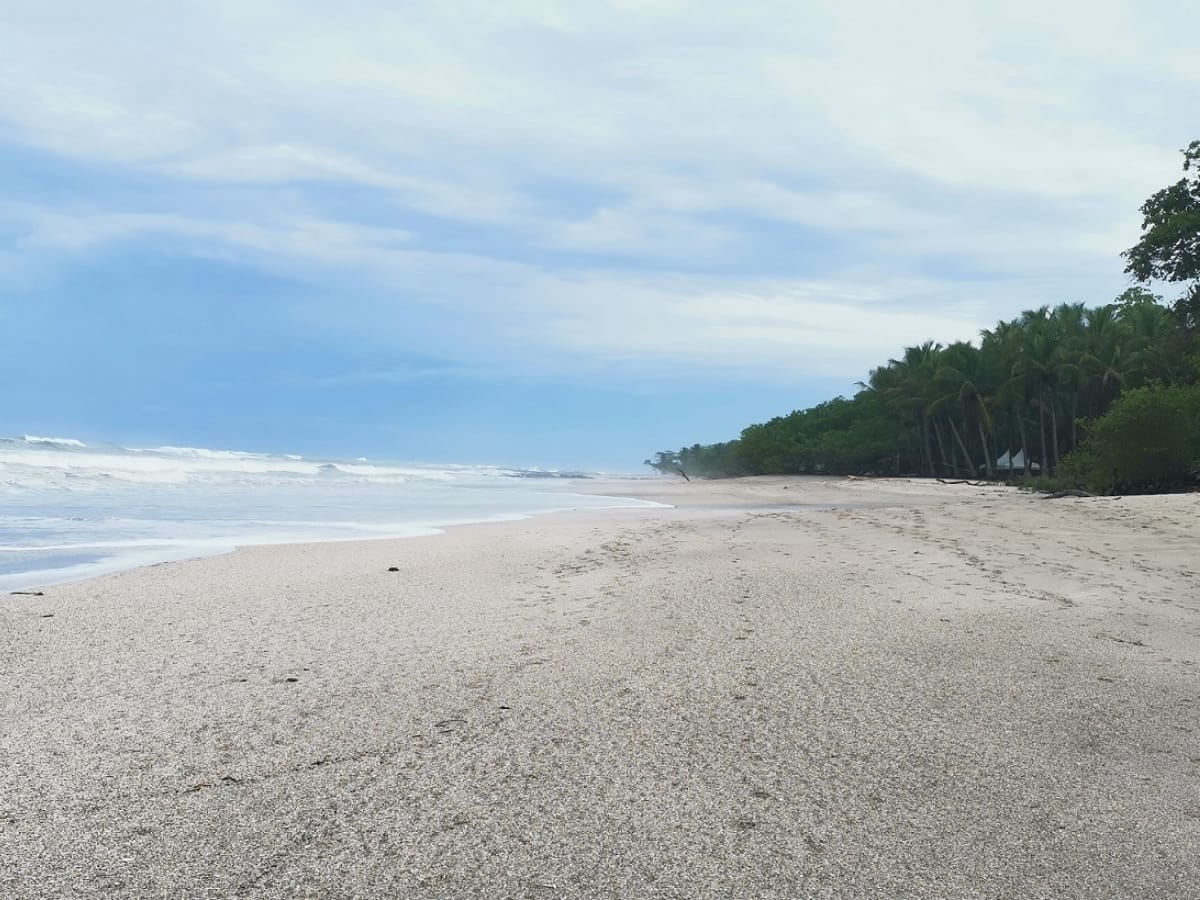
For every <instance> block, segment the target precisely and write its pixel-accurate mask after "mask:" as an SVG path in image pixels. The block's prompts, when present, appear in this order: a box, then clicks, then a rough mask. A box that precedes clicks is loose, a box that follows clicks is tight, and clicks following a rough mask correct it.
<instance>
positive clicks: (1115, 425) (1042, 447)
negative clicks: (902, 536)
mask: <svg viewBox="0 0 1200 900" xmlns="http://www.w3.org/2000/svg"><path fill="white" fill-rule="evenodd" d="M1183 152H1184V166H1183V168H1184V177H1183V178H1182V179H1181V180H1180V181H1179V182H1177V183H1176V184H1173V185H1171V186H1169V187H1167V188H1164V189H1163V190H1162V191H1159V192H1158V193H1156V194H1155V195H1154V196H1153V197H1151V198H1150V199H1149V200H1147V201H1146V203H1145V204H1144V205H1143V206H1142V209H1141V212H1142V215H1143V225H1142V235H1141V239H1140V240H1139V241H1138V243H1137V244H1136V245H1135V246H1134V247H1132V248H1131V249H1129V250H1127V251H1126V252H1125V253H1124V254H1123V255H1124V258H1125V261H1126V263H1127V266H1126V272H1127V273H1128V274H1130V275H1132V276H1133V277H1134V278H1135V279H1136V280H1138V281H1140V282H1143V283H1147V282H1152V281H1167V282H1175V283H1181V284H1182V285H1183V286H1184V288H1185V290H1184V293H1183V294H1182V295H1181V296H1180V297H1179V298H1178V299H1177V300H1176V301H1175V302H1174V303H1173V304H1167V303H1165V302H1164V301H1163V299H1162V297H1161V296H1159V295H1156V294H1154V293H1152V292H1151V291H1150V290H1148V289H1147V288H1145V287H1141V286H1139V287H1131V288H1130V289H1128V290H1126V291H1125V292H1124V293H1122V294H1121V295H1120V296H1118V297H1116V298H1114V300H1113V301H1112V302H1109V303H1105V304H1102V305H1099V306H1090V307H1089V306H1087V305H1085V304H1083V303H1062V304H1059V305H1058V306H1055V307H1049V306H1043V307H1040V308H1037V309H1030V310H1026V311H1025V312H1023V313H1021V315H1020V316H1018V317H1016V318H1014V319H1012V320H1010V321H1001V322H998V323H997V324H996V326H995V327H993V328H990V329H987V330H985V331H983V332H982V333H981V334H980V337H979V340H978V342H972V341H958V342H955V343H951V344H949V345H946V346H943V345H941V344H939V343H935V342H933V341H929V342H926V343H923V344H921V345H919V346H915V347H907V348H905V349H904V351H903V353H902V354H900V356H899V357H897V358H895V359H889V360H888V361H887V362H886V363H885V364H884V365H881V366H879V367H877V368H875V369H873V370H871V372H870V374H869V376H868V378H867V380H866V381H865V382H860V383H859V385H858V387H859V391H858V392H857V393H856V394H855V395H854V396H853V397H849V398H847V397H836V398H834V399H832V400H829V401H826V402H824V403H820V404H818V405H816V406H814V407H812V408H810V409H804V410H797V411H794V412H791V413H789V414H787V415H785V416H778V417H776V418H773V419H771V420H770V421H768V422H764V423H760V424H755V425H750V426H749V427H747V428H745V429H744V430H743V431H742V432H741V435H740V436H739V437H738V438H736V439H734V440H731V441H727V442H723V443H717V444H693V445H692V446H690V447H683V448H681V449H679V450H671V451H660V452H659V453H657V454H656V455H655V457H654V458H653V459H649V460H646V464H647V465H650V466H652V467H653V468H655V469H658V470H660V471H665V472H671V471H683V472H686V473H689V474H698V475H706V476H710V477H713V476H716V477H722V476H736V475H759V474H783V473H787V474H889V475H902V474H910V475H926V476H940V477H966V478H978V477H986V478H989V479H991V478H995V477H997V476H1010V475H1018V476H1021V477H1024V478H1035V477H1036V478H1041V479H1043V480H1044V481H1046V483H1053V484H1073V485H1077V486H1086V487H1089V488H1091V489H1109V490H1111V489H1117V488H1121V489H1155V488H1163V487H1167V486H1174V485H1176V484H1181V483H1186V482H1188V481H1189V480H1190V481H1194V480H1195V479H1196V478H1197V474H1198V472H1197V470H1200V141H1196V142H1193V143H1192V144H1191V145H1190V146H1189V147H1188V148H1187V149H1186V150H1184V151H1183Z"/></svg>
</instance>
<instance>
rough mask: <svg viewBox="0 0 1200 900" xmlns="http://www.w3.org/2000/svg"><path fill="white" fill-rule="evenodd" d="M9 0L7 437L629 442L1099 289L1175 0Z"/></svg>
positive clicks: (579, 461)
mask: <svg viewBox="0 0 1200 900" xmlns="http://www.w3.org/2000/svg"><path fill="white" fill-rule="evenodd" d="M14 6H18V5H16V4H7V5H6V7H5V8H4V9H0V167H2V170H3V172H4V184H5V190H4V191H3V194H2V195H0V328H2V329H3V331H2V332H0V333H3V335H4V338H5V340H4V346H5V351H4V353H3V354H0V377H3V379H4V383H5V384H6V385H7V386H8V389H7V390H6V391H5V393H4V395H3V402H2V403H0V433H5V434H21V433H52V434H55V435H63V436H72V437H82V438H84V439H85V440H86V439H93V440H112V441H117V442H130V443H133V442H136V443H139V444H145V443H148V442H159V443H170V444H192V445H196V446H221V447H237V448H242V449H251V450H275V451H281V452H300V453H310V454H325V455H341V456H362V455H365V456H381V457H391V458H400V459H412V460H424V461H447V462H494V463H501V464H512V465H546V466H554V465H561V466H582V467H598V468H607V469H634V468H636V467H637V466H638V464H639V463H640V461H641V459H642V458H643V457H645V456H649V455H651V454H652V452H653V451H655V450H657V449H664V448H670V447H677V446H679V445H680V444H683V443H692V442H694V441H711V440H718V439H723V438H727V437H733V436H736V434H737V432H738V431H739V430H740V429H741V428H742V427H743V426H744V425H746V424H749V423H751V422H754V421H761V420H763V419H765V418H769V417H770V416H772V415H776V414H782V413H786V412H788V411H789V410H791V409H794V408H798V407H804V406H808V405H811V404H812V403H815V402H818V401H820V400H822V399H825V398H827V397H830V396H833V395H835V394H838V393H851V392H853V390H854V388H853V383H854V382H855V381H858V380H860V379H862V378H864V377H865V376H866V375H867V372H868V370H869V369H870V368H871V367H872V366H873V365H876V364H879V363H881V362H883V361H885V360H886V359H887V358H888V357H889V356H896V355H898V354H899V353H900V352H901V350H902V348H903V347H904V346H905V345H906V344H911V343H916V342H920V341H923V340H927V339H933V340H939V341H943V342H948V341H952V340H956V339H960V338H969V337H972V336H974V335H975V334H976V333H977V332H978V330H979V329H980V328H982V327H987V326H990V325H991V324H993V323H994V322H995V321H996V320H998V319H1000V318H1010V317H1012V316H1015V315H1017V314H1018V313H1019V312H1020V311H1021V310H1022V309H1026V308H1030V307H1035V306H1039V305H1042V304H1047V303H1050V304H1052V303H1058V302H1062V301H1076V300H1082V301H1086V302H1089V303H1100V302H1105V301H1107V300H1108V299H1110V298H1111V297H1113V296H1115V295H1116V294H1117V293H1119V292H1120V291H1121V290H1122V289H1124V287H1126V286H1127V284H1128V282H1127V280H1126V278H1125V276H1123V275H1122V272H1121V268H1122V266H1121V261H1120V259H1119V256H1118V254H1119V253H1120V251H1121V250H1122V249H1123V248H1125V247H1127V246H1129V245H1130V244H1132V243H1133V242H1134V241H1135V240H1136V238H1137V234H1138V225H1139V221H1140V218H1139V216H1138V213H1137V209H1138V206H1139V205H1140V204H1141V203H1142V201H1143V200H1144V199H1145V198H1146V197H1147V196H1149V194H1150V193H1152V192H1153V191H1155V190H1157V189H1158V188H1159V187H1162V186H1163V185H1165V184H1166V183H1168V182H1170V181H1173V180H1175V179H1176V178H1178V177H1179V163H1180V157H1179V154H1178V149H1179V148H1180V147H1182V146H1184V145H1186V144H1187V142H1188V141H1190V140H1192V139H1195V138H1196V137H1200V134H1197V133H1195V131H1196V123H1195V118H1194V116H1193V115H1191V113H1192V112H1193V111H1194V110H1196V109H1200V66H1196V65H1195V56H1194V46H1193V37H1194V35H1195V33H1196V30H1197V26H1198V25H1200V13H1198V12H1197V11H1196V9H1195V7H1194V4H1192V3H1183V2H1179V3H1175V2H1155V3H1148V4H1146V3H1143V4H1133V3H1126V2H1087V3H1076V2H1059V3H1051V4H1047V3H1044V2H1040V3H1027V2H1014V3H1008V4H1003V5H1002V6H1003V8H999V5H997V4H994V3H982V2H980V3H975V2H969V0H966V2H959V3H955V4H953V5H949V4H944V3H932V2H916V3H906V4H895V3H884V2H878V3H867V2H860V3H846V2H832V0H831V2H813V3H804V4H798V3H794V2H779V3H775V2H767V0H764V2H759V3H754V4H743V5H737V4H729V3H727V2H707V0H690V2H687V3H683V2H672V0H636V2H634V0H627V2H626V0H610V2H599V0H591V2H587V3H583V2H568V0H559V2H536V0H528V2H516V0H514V2H510V3H491V2H458V3H445V2H436V3H415V2H414V3H387V4H385V3H369V2H349V3H345V4H339V5H338V6H337V9H336V12H334V11H333V9H334V8H333V7H331V6H329V5H328V4H324V3H316V2H292V3H286V4H285V3H282V2H256V0H240V2H220V0H215V2H214V0H209V2H205V3H190V2H177V3H171V4H152V3H145V2H110V3H104V4H97V3H66V2H53V0H50V2H44V3H39V4H23V5H22V6H24V7H25V8H24V9H21V8H19V7H18V8H13V7H14Z"/></svg>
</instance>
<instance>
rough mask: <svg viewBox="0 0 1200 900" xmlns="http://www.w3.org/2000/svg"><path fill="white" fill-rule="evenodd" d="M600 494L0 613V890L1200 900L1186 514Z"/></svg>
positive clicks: (1190, 543) (724, 492) (971, 494)
mask: <svg viewBox="0 0 1200 900" xmlns="http://www.w3.org/2000/svg"><path fill="white" fill-rule="evenodd" d="M589 489H590V490H593V491H595V492H598V493H610V494H615V495H621V496H640V497H643V498H646V499H654V500H659V501H660V502H664V503H669V504H673V506H674V508H670V509H667V508H660V509H637V510H630V509H626V510H610V511H600V512H587V513H563V514H556V515H550V516H544V517H540V518H535V519H530V520H524V521H519V522H509V523H502V524H490V525H475V526H464V527H460V528H455V529H452V530H450V531H448V532H447V533H446V534H443V535H438V536H435V537H425V538H412V539H408V540H401V541H371V542H362V543H338V544H313V545H297V546H287V547H258V548H248V549H243V550H240V551H238V552H237V553H234V554H230V555H227V556H220V557H212V558H207V559H199V560H192V561H188V562H181V563H169V564H163V565H159V566H153V567H150V568H145V569H140V570H136V571H130V572H125V573H121V574H117V575H111V576H105V577H102V578H98V579H94V580H91V581H87V582H80V583H75V584H70V585H61V586H56V587H48V588H45V589H44V594H43V595H42V596H24V595H22V596H9V595H5V596H3V597H0V896H2V897H5V898H13V900H23V898H50V897H53V898H85V897H107V898H113V897H129V898H159V897H162V898H168V897H169V898H276V897H278V898H285V897H286V898H292V897H319V898H426V897H429V898H460V897H463V898H465V897H479V898H545V900H550V898H556V897H561V898H593V897H595V898H601V897H603V898H707V897H713V898H718V897H719V898H803V897H814V898H817V897H830V898H833V897H881V898H883V897H887V898H908V897H912V898H1031V897H1055V898H1058V897H1073V898H1074V897H1077V898H1107V897H1112V898H1117V897H1122V898H1123V897H1139V898H1152V897H1164V898H1166V897H1169V898H1188V897H1200V495H1195V494H1192V495H1175V496H1156V497H1130V498H1122V499H1111V498H1092V499H1072V498H1068V499H1059V500H1044V499H1040V498H1038V497H1035V496H1032V495H1029V494H1024V493H1020V492H1018V491H1016V490H1014V489H1008V488H1001V487H972V486H970V485H939V484H935V483H927V482H909V481H904V480H896V481H890V480H883V481H849V480H835V479H785V478H762V479H741V480H737V481H723V482H698V481H697V482H692V483H690V484H689V483H683V482H681V481H662V482H657V481H639V482H617V483H611V484H605V483H599V484H596V485H594V486H592V487H591V488H589ZM393 567H394V568H395V569H396V570H397V571H389V568H393Z"/></svg>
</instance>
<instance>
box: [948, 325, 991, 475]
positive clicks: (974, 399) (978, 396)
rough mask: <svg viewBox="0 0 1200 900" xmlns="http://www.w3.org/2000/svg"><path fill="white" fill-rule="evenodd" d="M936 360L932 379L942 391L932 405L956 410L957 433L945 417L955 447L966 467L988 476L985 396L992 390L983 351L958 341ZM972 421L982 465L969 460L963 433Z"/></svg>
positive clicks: (951, 420) (988, 422) (988, 428)
mask: <svg viewBox="0 0 1200 900" xmlns="http://www.w3.org/2000/svg"><path fill="white" fill-rule="evenodd" d="M939 362H940V365H939V366H938V369H937V374H936V376H935V380H936V383H937V385H938V387H939V389H940V390H941V391H942V392H943V393H942V394H941V396H940V397H939V398H938V399H937V400H936V401H935V403H934V407H933V408H934V410H940V409H945V410H948V411H954V412H957V414H958V416H959V419H960V421H961V422H962V426H963V430H962V434H961V435H960V433H959V431H958V429H957V427H955V422H954V417H953V416H950V417H948V421H949V423H950V429H951V432H952V433H953V435H954V438H955V440H956V441H957V443H958V446H959V449H960V450H962V454H963V457H964V459H966V461H967V467H968V469H970V470H971V471H973V472H978V471H979V468H983V469H984V470H985V471H986V472H987V476H988V478H989V479H991V478H993V477H994V473H993V470H992V455H991V450H990V448H989V447H988V440H987V434H988V432H990V431H991V430H992V417H991V413H990V411H989V409H988V397H990V396H991V394H992V393H993V392H994V388H993V386H992V385H990V384H987V383H986V382H985V380H984V379H985V377H986V369H985V367H984V365H983V363H984V358H983V354H982V353H981V352H980V350H979V349H977V348H976V347H975V346H974V345H972V344H968V343H965V342H963V341H959V342H957V343H954V344H951V345H950V346H949V347H947V348H946V349H945V351H943V353H942V355H941V357H940V360H939ZM972 423H974V426H975V429H976V430H977V432H978V435H979V446H980V449H981V450H982V451H983V461H984V464H983V466H982V467H976V466H975V465H974V464H973V462H972V460H971V454H970V453H969V452H968V450H967V446H966V443H965V441H964V437H963V435H969V434H970V431H971V424H972Z"/></svg>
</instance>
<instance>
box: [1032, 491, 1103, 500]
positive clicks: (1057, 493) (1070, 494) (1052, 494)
mask: <svg viewBox="0 0 1200 900" xmlns="http://www.w3.org/2000/svg"><path fill="white" fill-rule="evenodd" d="M1099 496H1100V495H1099V494H1093V493H1092V492H1091V491H1081V490H1079V489H1078V488H1069V489H1068V490H1065V491H1051V492H1050V493H1049V494H1043V495H1042V499H1043V500H1057V499H1059V498H1060V497H1099Z"/></svg>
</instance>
